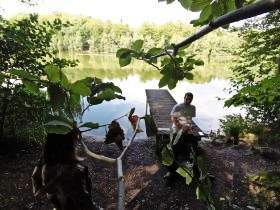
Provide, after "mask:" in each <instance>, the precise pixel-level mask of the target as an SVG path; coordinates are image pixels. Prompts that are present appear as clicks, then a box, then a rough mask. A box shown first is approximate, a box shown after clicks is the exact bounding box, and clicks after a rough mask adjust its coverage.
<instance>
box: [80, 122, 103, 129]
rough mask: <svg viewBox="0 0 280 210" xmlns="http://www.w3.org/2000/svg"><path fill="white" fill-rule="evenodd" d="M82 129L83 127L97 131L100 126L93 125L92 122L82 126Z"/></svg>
mask: <svg viewBox="0 0 280 210" xmlns="http://www.w3.org/2000/svg"><path fill="white" fill-rule="evenodd" d="M79 127H80V128H81V127H86V128H91V129H97V128H99V124H98V123H92V122H86V123H84V124H82V125H80V126H79Z"/></svg>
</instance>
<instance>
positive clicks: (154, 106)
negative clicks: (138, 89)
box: [146, 89, 205, 136]
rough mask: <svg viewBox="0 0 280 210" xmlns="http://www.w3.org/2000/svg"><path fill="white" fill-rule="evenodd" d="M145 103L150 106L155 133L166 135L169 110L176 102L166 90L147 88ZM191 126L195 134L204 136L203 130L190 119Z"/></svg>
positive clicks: (168, 127)
mask: <svg viewBox="0 0 280 210" xmlns="http://www.w3.org/2000/svg"><path fill="white" fill-rule="evenodd" d="M146 96H147V103H148V104H149V107H150V114H151V116H152V117H153V119H154V122H155V125H156V128H157V134H158V135H167V134H169V132H170V126H171V121H170V112H171V110H172V108H173V107H174V106H175V105H176V104H177V102H176V100H175V99H174V98H173V97H172V96H171V94H170V93H169V91H168V90H163V89H147V90H146ZM192 127H193V131H194V135H195V136H205V134H204V132H203V131H202V130H201V129H200V128H199V127H198V126H197V125H196V124H195V122H194V121H192Z"/></svg>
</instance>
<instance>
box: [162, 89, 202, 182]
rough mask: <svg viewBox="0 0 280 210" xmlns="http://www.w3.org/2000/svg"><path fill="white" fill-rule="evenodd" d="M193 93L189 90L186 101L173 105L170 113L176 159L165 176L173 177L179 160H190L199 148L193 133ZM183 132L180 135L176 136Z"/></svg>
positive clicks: (194, 111)
mask: <svg viewBox="0 0 280 210" xmlns="http://www.w3.org/2000/svg"><path fill="white" fill-rule="evenodd" d="M192 100H193V94H192V93H190V92H187V93H186V94H185V97H184V102H183V103H181V104H177V105H175V106H174V107H173V109H172V111H171V113H170V115H171V122H172V128H171V129H172V130H171V135H172V136H171V138H170V139H171V140H170V145H171V148H172V151H173V154H174V159H175V160H174V161H173V163H172V165H171V166H169V167H168V168H167V169H168V172H167V174H166V175H165V176H164V178H171V177H172V176H173V175H174V174H175V172H176V170H177V168H178V162H184V161H190V160H191V157H190V154H191V152H192V150H193V151H196V149H197V143H198V142H197V141H198V139H197V138H196V137H195V136H194V135H193V131H192V118H193V117H195V116H196V108H195V106H194V105H192V104H191V102H192ZM179 132H181V134H180V137H179V138H176V137H177V135H178V134H179Z"/></svg>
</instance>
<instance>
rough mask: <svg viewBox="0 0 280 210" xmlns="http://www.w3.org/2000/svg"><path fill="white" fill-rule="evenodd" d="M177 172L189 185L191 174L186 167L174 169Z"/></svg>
mask: <svg viewBox="0 0 280 210" xmlns="http://www.w3.org/2000/svg"><path fill="white" fill-rule="evenodd" d="M176 172H177V173H178V174H180V175H181V176H182V177H184V178H185V180H186V184H187V185H189V184H190V183H191V182H192V176H191V173H190V172H188V171H187V169H184V168H182V167H178V169H177V170H176Z"/></svg>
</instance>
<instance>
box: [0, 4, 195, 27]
mask: <svg viewBox="0 0 280 210" xmlns="http://www.w3.org/2000/svg"><path fill="white" fill-rule="evenodd" d="M35 2H37V5H35V6H29V5H26V4H22V3H20V2H19V1H17V0H0V7H1V10H2V11H1V14H3V15H4V16H5V17H11V16H14V15H16V14H18V13H39V14H50V13H53V12H63V13H68V14H72V15H85V16H91V17H93V18H98V19H101V20H111V21H112V22H115V23H116V22H122V23H127V24H129V25H131V26H133V27H137V26H139V25H141V24H142V23H143V22H154V23H157V24H163V23H166V22H174V21H182V22H185V23H189V22H190V20H192V19H196V18H197V17H198V16H199V14H198V13H193V12H189V11H187V10H185V9H184V8H183V7H181V5H180V3H178V2H177V1H175V2H174V3H172V4H169V5H167V4H166V3H165V2H158V0H35Z"/></svg>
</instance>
